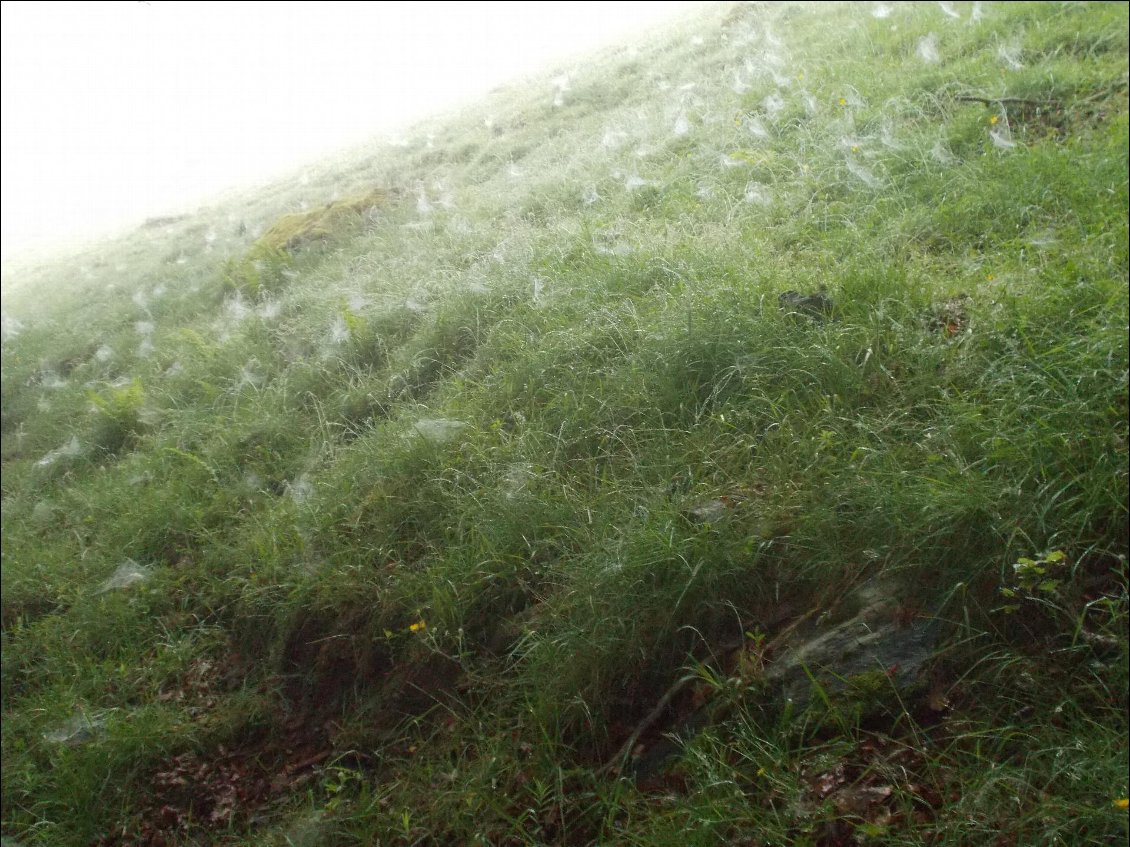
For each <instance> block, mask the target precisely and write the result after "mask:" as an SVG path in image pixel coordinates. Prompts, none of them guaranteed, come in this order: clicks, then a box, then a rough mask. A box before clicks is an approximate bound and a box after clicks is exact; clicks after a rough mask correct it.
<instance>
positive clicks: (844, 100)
mask: <svg viewBox="0 0 1130 847" xmlns="http://www.w3.org/2000/svg"><path fill="white" fill-rule="evenodd" d="M840 105H841V106H846V105H847V98H846V97H841V98H840Z"/></svg>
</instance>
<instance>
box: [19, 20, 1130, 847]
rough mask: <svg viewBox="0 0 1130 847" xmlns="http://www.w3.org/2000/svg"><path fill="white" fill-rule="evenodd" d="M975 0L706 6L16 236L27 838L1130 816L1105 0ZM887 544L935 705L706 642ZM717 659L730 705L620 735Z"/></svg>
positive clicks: (911, 838)
mask: <svg viewBox="0 0 1130 847" xmlns="http://www.w3.org/2000/svg"><path fill="white" fill-rule="evenodd" d="M954 6H955V7H956V9H957V12H958V14H960V18H958V19H954V18H952V17H950V16H949V15H948V14H947V13H946V12H945V11H944V10H943V9H942V8H940V6H939V5H938V4H922V5H913V6H898V7H896V8H894V9H893V11H892V14H891V15H890V17H888V18H882V19H881V18H877V17H875V16H873V15H872V14H870V12H871V9H872V7H870V6H857V5H834V6H829V5H828V4H820V8H819V9H817V8H816V7H809V6H795V5H787V4H786V5H780V6H777V5H773V6H769V7H767V8H764V9H763V8H758V7H757V4H754V6H753V7H745V6H742V7H738V8H736V9H729V8H724V9H720V10H717V11H716V12H712V13H710V14H708V15H707V16H706V17H704V19H703V20H701V21H699V22H696V23H695V24H694V25H693V26H685V27H683V28H681V29H678V30H677V31H673V32H671V33H669V34H668V35H667V36H664V37H663V38H662V39H660V40H657V41H655V42H653V43H651V44H649V45H648V46H645V47H642V48H641V49H640V50H639V51H638V52H634V53H628V52H616V53H610V54H608V55H606V56H604V57H603V58H602V59H601V60H600V61H599V62H593V63H592V64H591V65H589V66H586V67H583V68H579V69H573V71H572V73H571V74H570V77H569V82H568V88H567V90H565V91H563V92H561V99H562V101H563V102H562V104H561V105H559V106H555V105H553V100H554V96H555V89H554V84H553V83H551V82H550V81H549V78H547V79H546V80H541V81H535V82H533V83H531V84H530V85H528V86H527V87H524V88H521V89H518V90H509V91H503V92H499V93H497V94H496V95H495V96H494V97H492V98H490V99H488V101H486V102H485V103H483V104H480V106H478V107H476V108H474V109H470V110H468V111H467V113H466V114H464V115H460V116H456V117H454V118H450V119H446V120H444V121H442V122H437V123H436V124H435V125H434V126H423V127H420V128H418V132H417V133H416V134H415V135H414V136H413V139H412V140H411V142H410V143H409V144H408V145H407V146H405V147H402V148H399V147H398V148H392V147H381V148H374V149H372V150H364V151H359V152H358V154H357V155H356V156H354V157H353V158H351V159H349V160H347V161H342V162H335V163H331V164H328V165H326V166H325V167H324V168H323V169H322V170H321V171H317V172H311V173H309V174H307V175H306V177H305V178H304V179H303V180H302V181H301V183H299V182H298V181H290V182H287V183H285V184H280V185H278V186H275V187H273V188H272V189H269V190H264V191H263V192H261V193H260V194H258V195H256V196H255V197H254V198H252V199H250V200H248V201H246V202H245V201H242V200H240V201H232V202H231V203H229V204H228V205H226V206H224V207H222V208H218V209H215V210H212V211H209V212H206V213H201V214H200V215H197V216H194V217H191V218H189V219H187V220H185V221H180V222H174V223H170V224H168V225H166V226H161V227H155V228H149V229H143V230H139V232H137V233H136V234H134V235H133V236H130V237H128V238H125V239H122V240H120V241H118V242H116V243H113V244H109V245H107V246H106V247H105V248H104V249H100V250H98V251H92V252H91V253H89V254H87V255H84V256H81V257H78V258H76V259H75V260H74V261H71V262H68V263H60V264H56V265H48V266H44V267H41V268H36V269H15V270H11V271H8V270H6V272H5V274H6V275H5V296H4V310H5V314H6V316H7V315H10V316H11V317H12V318H15V319H17V320H18V321H19V322H20V323H21V328H20V330H19V333H18V334H17V335H16V336H15V337H14V338H11V339H8V340H5V342H4V347H3V355H4V364H3V497H4V507H3V572H2V578H3V605H2V611H3V639H4V640H3V718H4V720H3V765H4V780H3V794H2V796H3V827H4V832H5V834H10V835H13V836H16V837H17V838H19V840H20V843H23V844H29V843H30V844H51V845H63V844H74V845H79V844H90V843H93V842H95V841H96V840H98V839H99V838H102V839H103V841H102V843H107V844H110V843H152V844H160V843H184V844H188V843H198V842H193V841H192V839H193V838H194V837H203V838H205V840H206V841H207V842H208V843H255V844H280V845H281V844H290V843H310V844H313V843H319V844H371V843H378V841H379V843H382V844H400V843H403V844H416V843H429V842H438V843H453V844H462V843H484V844H486V843H489V844H501V843H515V844H518V843H522V844H540V843H560V844H588V843H593V842H595V841H597V840H599V842H600V843H602V844H613V843H623V844H647V845H661V844H672V843H696V844H698V843H701V844H723V843H725V844H733V843H749V844H761V843H778V842H788V843H820V844H848V843H857V842H858V843H863V842H865V841H866V840H867V839H869V838H872V839H878V841H877V842H876V843H890V844H919V843H953V844H969V843H1005V844H1011V843H1023V844H1037V843H1048V844H1052V843H1072V844H1082V843H1096V844H1100V843H1102V844H1105V843H1115V842H1119V841H1122V842H1124V841H1125V838H1126V832H1127V830H1126V826H1127V824H1126V820H1127V819H1126V814H1125V812H1121V811H1118V810H1117V809H1115V808H1112V805H1111V801H1112V800H1114V799H1117V798H1123V797H1126V795H1127V784H1126V767H1127V721H1126V709H1127V700H1126V690H1127V643H1126V553H1127V478H1126V467H1127V366H1128V365H1127V338H1126V329H1127V320H1128V318H1127V311H1128V308H1127V152H1126V151H1127V134H1128V133H1127V107H1126V80H1127V35H1126V32H1127V7H1126V5H1125V4H1077V3H1071V4H1060V3H1038V4H1037V3H1028V4H1026V3H1009V4H1000V5H995V4H985V6H984V8H983V9H982V12H983V17H982V18H981V19H980V20H973V19H972V18H973V6H972V5H971V4H965V3H959V4H954ZM978 8H981V6H980V4H978ZM930 48H936V51H937V54H938V60H937V61H928V59H929V58H930V57H929V52H930ZM965 97H983V98H1018V99H1019V100H1024V101H1033V103H1036V104H1039V105H1033V104H1032V103H1023V102H1003V103H1002V102H992V103H982V102H977V101H972V100H967V99H962V98H965ZM487 119H489V120H487ZM990 133H997V136H998V138H1003V139H1005V141H1006V142H1008V143H1011V144H1013V145H1014V146H1012V147H1007V149H1002V147H1001V146H999V145H998V144H996V143H994V141H993V139H992V137H991V134H990ZM1002 133H1006V134H1002ZM374 188H382V189H387V190H388V191H389V192H390V193H389V195H388V197H387V198H386V199H385V200H384V201H382V202H381V204H380V205H379V206H378V207H377V208H376V209H374V210H373V211H372V212H369V213H366V214H364V215H358V214H356V210H355V209H352V208H350V204H349V203H348V202H346V203H344V204H340V206H339V207H338V208H339V209H344V210H345V211H344V212H342V213H341V214H337V213H335V214H334V215H332V216H330V217H331V220H329V222H328V224H327V228H328V231H330V232H331V237H330V239H329V240H328V241H325V242H321V243H316V244H312V245H308V246H305V247H303V248H301V249H298V250H296V251H295V252H294V255H293V257H290V258H288V257H287V256H286V255H284V254H280V253H276V252H273V251H263V250H262V249H261V248H256V247H254V246H253V243H254V238H255V236H256V234H257V233H259V232H263V231H267V230H268V228H269V227H270V225H271V224H272V222H274V221H275V220H276V219H278V218H279V217H280V216H282V215H283V214H285V213H293V212H296V211H301V210H303V209H317V208H319V207H320V206H322V205H324V204H325V203H328V202H329V201H330V200H331V199H334V198H335V197H354V196H361V195H364V194H366V193H367V192H369V191H370V190H372V189H374ZM421 198H423V199H421ZM293 224H294V220H293V219H291V221H290V222H289V223H288V224H287V225H288V226H291V225H293ZM249 251H250V252H249ZM256 251H258V252H256ZM248 255H251V256H252V257H253V258H257V259H258V262H259V264H258V265H249V264H248V263H247V262H246V261H244V260H243V257H245V256H248ZM229 261H230V264H228V263H229ZM249 268H250V269H251V270H248V269H249ZM822 284H823V285H827V286H828V289H829V293H830V294H831V296H832V297H834V299H835V301H836V314H835V319H834V320H830V321H825V322H820V321H815V320H810V319H808V318H803V317H802V318H797V317H796V316H790V315H787V314H784V313H782V311H781V310H780V309H779V308H778V305H777V298H778V294H779V293H780V292H782V291H784V290H786V289H798V290H801V291H806V292H807V291H812V290H815V289H816V287H817V286H818V285H822ZM960 294H967V295H969V296H968V298H967V299H965V300H962V301H960V305H958V301H954V302H953V303H951V305H950V306H949V307H947V306H946V305H945V304H946V303H947V301H949V300H951V298H955V297H957V296H958V295H960ZM947 308H948V311H947ZM947 322H948V323H949V324H950V328H949V329H947V328H946V326H945V325H946V324H947ZM435 419H442V420H449V421H458V422H460V423H461V424H464V425H465V426H463V427H462V428H461V429H458V430H457V431H456V430H455V429H454V428H453V427H451V426H450V425H449V426H448V428H449V430H450V431H451V432H452V433H453V435H454V437H452V438H450V439H449V440H447V441H445V442H443V443H437V442H436V441H435V440H431V439H428V438H425V437H422V436H421V435H420V434H419V432H418V431H417V430H416V428H415V425H416V424H417V422H420V421H425V422H426V421H429V420H435ZM424 426H427V424H426V423H425V424H424ZM72 437H74V438H76V439H77V445H78V449H77V451H64V452H63V453H58V452H53V451H58V450H59V448H62V447H64V446H66V445H68V444H70V443H71V439H72ZM47 457H53V458H51V460H50V461H49V462H45V461H43V460H44V459H45V458H47ZM719 496H723V497H726V498H727V502H728V504H729V507H728V508H727V510H726V515H725V517H724V518H723V519H721V520H715V521H712V522H707V523H696V522H693V521H688V520H687V519H686V516H685V515H686V512H685V510H686V509H687V508H688V507H689V506H693V505H694V504H697V503H700V502H702V501H704V500H709V499H710V498H715V497H719ZM1053 550H1059V551H1063V552H1064V553H1065V554H1066V558H1065V561H1064V562H1063V563H1061V564H1051V565H1048V573H1047V574H1045V575H1044V577H1045V579H1044V580H1043V581H1044V582H1045V584H1044V585H1043V586H1042V590H1041V589H1040V588H1034V589H1033V590H1030V591H1029V590H1026V589H1025V588H1024V587H1023V586H1021V585H1020V584H1019V582H1018V576H1017V574H1016V573H1015V572H1014V569H1013V568H1012V567H1011V565H1012V564H1013V563H1014V562H1017V561H1018V559H1019V558H1020V557H1025V556H1028V557H1035V556H1038V555H1040V554H1043V553H1047V552H1049V551H1053ZM127 558H128V559H131V560H133V561H135V562H137V563H139V564H140V565H143V566H145V567H148V568H150V576H149V578H148V579H147V580H146V581H144V582H141V583H139V584H136V585H134V586H131V587H129V588H128V589H125V590H121V591H108V592H99V590H98V589H99V586H100V585H101V584H102V583H103V581H104V580H106V579H107V578H108V577H110V575H111V574H113V573H114V572H115V570H116V569H117V568H118V567H119V566H120V565H121V564H122V563H123V561H125V560H126V559H127ZM879 573H883V574H887V575H888V576H889V577H890V578H891V579H892V580H894V581H895V583H896V584H897V585H900V586H902V588H901V589H899V591H900V592H901V594H900V600H901V602H902V603H903V605H904V606H905V607H906V608H908V609H914V608H929V609H933V608H936V607H938V604H943V605H942V606H941V609H942V612H941V614H942V617H943V618H944V619H945V620H946V621H947V630H946V631H947V637H948V639H949V640H948V642H947V643H948V644H949V645H950V647H949V648H948V650H947V652H946V654H945V658H944V659H942V660H940V661H939V662H938V663H937V664H938V667H937V668H936V669H935V671H934V680H935V682H934V690H933V691H932V693H931V697H930V699H931V701H932V702H933V705H934V707H935V708H934V709H927V708H924V707H921V706H920V704H916V703H910V702H907V703H904V704H901V705H900V706H899V707H898V708H895V709H894V710H893V712H892V711H891V710H889V709H888V710H887V711H886V712H883V715H885V717H882V718H881V719H880V718H877V717H876V714H875V713H874V710H871V711H868V710H867V709H862V710H861V709H859V708H856V709H852V708H849V707H847V706H844V705H843V704H838V705H837V704H830V705H829V706H828V707H827V708H826V709H825V710H824V711H822V712H821V711H819V710H816V711H814V712H809V713H806V714H805V715H803V716H794V717H793V718H791V719H790V718H789V717H788V716H785V717H781V716H774V715H773V714H772V713H771V712H767V711H764V710H762V709H761V707H760V700H759V695H758V694H757V686H756V681H754V683H753V684H748V685H747V684H746V683H748V682H749V680H746V683H742V682H733V681H730V682H727V681H726V680H725V677H726V676H727V675H728V674H730V673H731V669H729V668H727V667H726V666H725V662H724V661H722V660H720V659H719V658H718V657H719V656H720V655H721V651H722V650H723V647H724V646H725V645H731V646H732V644H733V643H734V641H735V639H736V640H737V641H738V642H740V640H741V639H742V637H743V633H750V634H752V635H754V636H755V638H754V639H753V640H754V641H756V640H757V639H759V638H761V637H762V636H764V637H769V638H771V637H772V636H774V635H775V634H776V633H777V632H778V631H780V630H781V628H783V627H784V626H786V625H787V624H788V623H789V622H790V621H792V620H795V619H796V617H798V616H799V615H801V614H803V613H805V612H807V611H808V610H809V609H812V608H832V607H834V605H835V598H836V597H838V596H841V595H842V594H843V593H844V592H845V591H846V590H848V589H849V588H850V587H851V586H853V585H858V584H859V583H860V582H861V581H862V580H864V579H866V578H868V577H870V576H872V575H874V574H879ZM1002 587H1004V588H1009V587H1011V588H1012V589H1013V590H1014V592H1015V596H1014V597H1013V598H1012V599H1011V600H1010V601H1009V603H1010V604H1011V605H1016V606H1019V607H1020V609H1019V611H1018V612H1015V613H1012V614H1009V613H1007V612H1006V611H1003V610H1001V608H1000V607H1001V605H1002V598H1001V596H1000V589H1001V588H1002ZM688 667H692V668H693V667H697V668H699V670H700V671H701V673H702V676H703V679H704V683H703V686H702V689H703V692H704V693H703V694H702V695H701V696H704V697H705V696H707V695H709V694H710V693H711V691H713V696H714V697H716V698H730V699H731V700H732V703H731V707H730V708H729V709H728V710H727V711H726V712H725V714H726V717H725V719H724V720H721V721H719V722H718V723H717V724H716V725H715V726H713V727H711V728H709V729H708V730H707V731H705V732H703V733H701V734H700V735H698V736H697V737H696V738H695V739H694V740H693V741H692V742H690V744H689V746H688V748H687V750H686V752H685V754H684V755H683V756H682V758H681V760H680V761H679V762H677V763H676V764H675V765H674V767H673V769H672V771H671V772H670V773H669V774H668V776H667V777H666V778H665V779H664V780H662V781H660V782H659V783H658V784H656V785H651V786H647V785H645V786H642V787H640V788H637V787H633V786H631V785H629V784H628V783H627V782H625V781H616V780H613V779H610V778H607V777H605V776H601V775H599V774H598V773H596V771H595V767H596V766H597V765H599V764H601V763H603V762H606V761H608V760H609V759H610V758H611V757H612V756H613V755H614V753H615V751H616V750H617V749H618V747H619V745H620V744H621V743H622V742H623V741H624V739H625V738H626V737H627V735H628V732H629V731H630V729H631V728H632V727H633V726H634V725H635V724H636V722H637V721H639V720H640V719H641V718H642V717H643V716H644V715H645V714H646V713H647V712H649V711H650V710H651V709H652V707H653V706H654V705H655V703H656V702H657V701H658V699H659V697H660V696H661V695H662V693H663V692H664V691H665V690H666V689H667V688H668V686H669V685H670V684H671V683H672V682H673V681H674V680H675V679H676V678H678V677H679V676H681V675H682V674H683V673H685V669H686V668H688ZM738 677H739V678H740V677H741V675H740V674H739V675H738ZM941 699H946V700H948V705H946V706H944V707H943V706H942V705H940V702H939V701H940V700H941ZM76 712H77V713H78V714H85V715H87V716H88V718H90V719H92V720H95V721H96V722H97V723H99V725H100V727H101V728H100V730H98V731H97V732H96V733H95V738H94V740H92V741H90V742H88V743H85V744H79V745H75V746H67V745H61V744H58V743H52V742H49V741H48V740H46V739H45V737H44V734H45V733H50V732H51V731H52V730H55V729H57V728H58V727H59V726H60V725H61V724H63V723H65V722H66V721H67V720H68V719H71V718H72V717H73V716H74V715H75V714H76ZM892 715H893V717H892ZM837 768H839V770H837ZM829 774H831V775H833V777H829V776H828V775H829ZM836 774H839V776H835V775H836ZM823 779H833V782H834V781H835V779H840V780H841V781H843V780H844V779H846V780H847V781H848V782H856V783H857V784H858V785H859V786H862V787H864V788H868V789H869V790H870V789H874V790H875V792H877V793H873V794H872V795H869V796H870V798H871V799H870V800H869V801H867V802H863V801H860V800H859V798H858V797H856V802H855V803H854V805H853V803H852V802H849V800H850V798H849V800H845V799H844V797H845V796H846V795H845V794H844V793H843V792H840V793H829V792H828V791H827V790H825V789H824V788H822V787H821V786H822V785H823V783H822V782H821V780H823ZM178 780H183V781H184V783H186V784H184V785H182V784H180V783H179V782H178ZM272 780H273V781H274V784H273V785H272V784H271V782H272ZM861 803H862V805H860V804H861ZM158 830H163V831H164V832H165V833H166V835H163V836H162V835H157V834H155V833H156V832H157V831H158ZM686 830H690V832H691V834H690V835H687V834H685V831H686ZM193 833H196V835H193ZM200 833H207V834H206V835H205V836H200ZM162 838H164V839H165V840H162ZM997 838H999V839H1000V840H999V841H994V839H997ZM742 839H745V840H742ZM852 839H855V840H854V841H853V840H852Z"/></svg>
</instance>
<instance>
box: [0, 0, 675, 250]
mask: <svg viewBox="0 0 1130 847" xmlns="http://www.w3.org/2000/svg"><path fill="white" fill-rule="evenodd" d="M694 5H697V4H695V3H690V2H652V3H625V2H601V3H580V2H554V3H466V2H464V3H364V4H363V3H330V2H319V3H302V2H286V3H272V4H267V3H180V2H158V0H155V2H151V3H149V2H142V3H138V2H93V3H34V2H26V3H23V2H5V3H4V4H3V6H2V7H0V8H2V16H3V21H2V53H0V55H2V62H3V75H2V80H3V115H2V151H3V154H2V155H3V179H2V183H0V184H2V200H3V220H2V252H3V255H4V256H5V257H8V256H11V255H13V254H16V253H19V252H21V251H24V250H27V249H29V248H44V247H56V246H67V245H69V244H73V243H75V242H77V241H81V240H88V239H91V238H94V237H97V236H99V235H103V234H106V233H109V232H111V231H113V230H115V229H118V228H121V227H124V226H130V225H133V224H136V223H139V222H140V221H142V220H143V219H144V218H146V217H148V216H152V215H160V214H172V213H175V212H177V211H181V210H184V209H188V208H191V207H192V206H193V205H194V204H197V203H199V202H201V201H204V200H206V199H208V198H209V197H212V196H214V195H216V194H217V193H218V192H220V191H222V190H224V189H227V188H232V187H239V186H244V185H251V184H253V183H255V182H258V181H260V180H263V179H265V178H268V177H270V176H273V175H276V174H279V173H281V172H285V171H286V170H288V169H291V168H295V167H297V166H299V165H301V164H302V163H304V162H307V161H313V160H316V159H317V158H318V157H319V156H323V155H326V154H328V153H330V152H332V151H334V150H338V149H342V148H345V147H348V146H351V145H354V144H357V143H359V142H362V141H364V140H366V139H368V138H370V137H373V136H374V135H377V134H380V133H395V132H396V131H397V130H398V129H403V128H405V127H406V126H407V125H409V124H410V123H411V122H412V121H414V120H417V119H419V118H422V117H424V116H426V115H428V114H432V113H435V112H438V111H443V110H446V109H449V108H451V107H453V106H456V105H458V104H460V103H461V102H464V101H467V100H470V99H473V98H475V97H477V96H481V95H482V94H484V93H486V92H487V91H489V90H490V89H492V88H494V87H496V86H497V85H499V84H500V83H503V82H505V81H508V80H512V79H515V78H519V77H521V76H524V75H526V74H529V73H531V72H534V71H537V70H540V69H543V68H545V67H547V66H549V65H552V64H554V63H559V62H562V61H564V60H566V59H571V58H572V59H574V60H576V57H580V56H583V54H584V53H585V52H586V51H591V50H593V49H596V48H598V47H600V46H604V45H607V44H611V43H620V42H623V43H630V42H632V41H633V40H634V39H635V38H636V37H637V36H638V35H639V34H641V33H642V32H643V31H644V30H645V29H646V28H647V27H649V26H653V25H656V24H658V23H660V22H662V21H663V20H665V19H671V18H675V17H677V16H679V15H680V14H682V13H685V12H686V10H687V9H688V7H691V6H694Z"/></svg>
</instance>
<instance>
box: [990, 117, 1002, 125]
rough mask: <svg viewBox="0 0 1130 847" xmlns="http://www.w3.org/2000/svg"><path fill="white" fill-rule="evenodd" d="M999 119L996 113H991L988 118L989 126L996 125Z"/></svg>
mask: <svg viewBox="0 0 1130 847" xmlns="http://www.w3.org/2000/svg"><path fill="white" fill-rule="evenodd" d="M999 120H1000V118H998V117H997V116H996V115H993V116H992V117H991V118H989V126H996V125H997V122H998V121H999Z"/></svg>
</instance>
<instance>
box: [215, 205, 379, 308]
mask: <svg viewBox="0 0 1130 847" xmlns="http://www.w3.org/2000/svg"><path fill="white" fill-rule="evenodd" d="M389 197H390V192H388V191H386V190H385V189H383V188H374V189H372V190H371V191H367V192H365V193H363V194H351V195H349V196H348V197H342V198H341V199H338V200H334V201H333V202H331V203H327V204H325V205H324V206H319V207H318V208H316V209H309V210H307V211H304V212H293V213H291V214H289V215H283V216H282V217H281V218H279V219H278V220H277V221H275V222H274V223H273V224H272V225H271V226H270V227H269V228H268V229H267V231H266V232H264V233H263V235H262V236H261V237H260V238H259V239H258V240H257V241H256V242H255V243H254V244H252V245H251V247H250V249H249V250H248V251H247V253H246V254H245V255H244V256H243V257H242V258H239V259H232V260H231V261H229V262H228V263H227V265H226V267H225V268H224V282H223V286H222V290H223V292H224V294H235V293H240V294H245V295H248V296H250V297H260V296H263V295H264V294H267V293H271V292H277V291H278V290H280V289H281V288H282V287H283V286H284V285H285V284H286V281H287V280H288V279H290V278H291V276H293V273H292V272H291V270H290V269H291V265H292V264H293V257H294V256H295V254H297V253H298V252H299V251H300V250H302V249H304V248H306V247H310V246H312V245H314V244H319V243H324V242H326V241H329V240H331V239H335V238H348V237H350V236H353V235H356V234H357V231H358V230H359V229H360V226H361V223H362V222H363V221H364V219H365V217H366V216H367V215H371V214H372V212H373V210H374V209H377V208H380V207H382V206H384V205H386V204H387V203H388V200H389Z"/></svg>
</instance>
